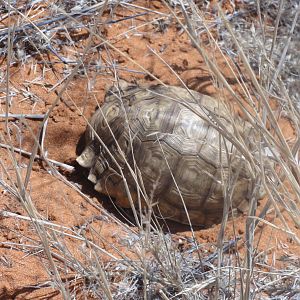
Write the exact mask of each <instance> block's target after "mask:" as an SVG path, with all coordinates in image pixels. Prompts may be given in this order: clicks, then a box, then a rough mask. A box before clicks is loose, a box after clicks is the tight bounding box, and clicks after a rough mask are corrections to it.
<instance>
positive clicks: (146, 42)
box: [0, 1, 300, 299]
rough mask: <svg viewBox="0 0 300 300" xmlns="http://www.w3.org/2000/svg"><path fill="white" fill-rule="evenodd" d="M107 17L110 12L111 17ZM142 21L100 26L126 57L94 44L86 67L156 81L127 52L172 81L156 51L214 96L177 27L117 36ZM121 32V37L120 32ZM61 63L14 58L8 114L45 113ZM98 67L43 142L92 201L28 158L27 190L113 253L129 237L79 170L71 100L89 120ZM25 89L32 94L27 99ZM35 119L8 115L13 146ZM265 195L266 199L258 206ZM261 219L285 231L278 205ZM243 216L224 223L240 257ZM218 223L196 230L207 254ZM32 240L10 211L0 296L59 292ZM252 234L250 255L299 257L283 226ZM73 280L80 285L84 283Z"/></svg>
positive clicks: (65, 102) (15, 208)
mask: <svg viewBox="0 0 300 300" xmlns="http://www.w3.org/2000/svg"><path fill="white" fill-rule="evenodd" d="M144 2H147V1H140V4H145V3H144ZM148 2H152V3H151V4H150V6H149V7H150V8H151V9H153V10H155V11H158V12H160V13H164V12H166V9H165V8H163V7H162V5H161V4H160V1H148ZM135 12H136V11H135ZM130 13H133V12H130V11H125V10H122V9H118V10H116V11H115V15H114V18H122V17H124V15H128V14H130ZM105 17H106V18H109V17H110V16H108V15H107V16H105ZM147 18H148V16H147V15H146V16H141V17H138V18H136V19H134V20H129V21H123V22H120V23H116V24H112V25H109V26H106V27H105V28H104V29H103V33H104V34H105V35H106V36H107V37H108V38H109V39H111V41H112V44H113V45H114V47H116V49H118V50H120V51H123V52H124V53H126V54H127V55H128V58H129V59H128V58H125V57H123V56H122V55H120V54H119V53H118V52H117V51H116V50H111V51H110V52H109V53H110V55H111V57H108V52H107V51H104V47H102V48H101V51H98V52H97V51H96V48H95V49H94V51H93V53H92V51H91V53H90V54H88V56H87V57H85V62H86V65H88V64H89V63H91V66H93V67H95V66H94V65H92V63H94V62H95V60H96V59H99V60H100V59H101V61H102V63H103V64H105V60H111V59H113V60H115V62H116V63H117V65H118V67H119V68H120V69H122V68H123V71H122V70H121V71H119V76H120V77H121V78H122V79H125V80H128V81H137V82H143V83H150V82H153V81H152V79H151V78H150V77H149V76H148V75H147V74H145V72H144V71H142V72H133V71H138V67H137V65H136V64H134V63H133V62H132V61H130V59H132V60H134V61H136V62H137V63H138V64H140V65H142V66H143V67H144V68H145V70H147V71H149V72H151V73H152V74H153V75H155V76H156V77H157V78H159V79H160V80H161V81H163V82H164V83H166V84H171V85H178V84H179V80H178V79H177V78H176V76H175V75H174V74H173V73H172V72H171V71H170V69H169V68H168V67H166V66H165V65H164V64H163V63H162V62H161V60H160V59H159V58H158V57H157V56H156V55H155V54H154V52H156V53H158V54H159V55H160V56H161V57H162V58H163V59H164V60H166V62H167V63H168V64H169V65H170V66H171V67H172V68H173V70H175V71H176V72H177V74H178V75H179V76H180V78H181V79H182V80H183V81H184V82H185V83H186V84H187V85H188V86H189V87H190V88H192V89H195V90H197V91H199V92H201V93H204V94H209V95H214V94H215V93H216V90H215V88H214V87H213V84H212V78H211V76H210V75H209V72H208V70H207V67H206V65H205V63H204V61H203V59H202V58H201V56H200V55H199V54H198V52H197V51H196V49H195V48H193V47H192V45H191V43H190V41H189V40H188V38H187V37H186V35H185V34H180V33H179V31H178V29H177V28H176V26H174V25H169V26H167V28H166V29H165V30H164V31H161V30H160V28H159V26H158V24H151V23H149V24H148V25H146V26H143V27H141V28H140V29H139V30H133V31H132V32H131V33H129V34H128V36H127V37H126V36H125V37H124V36H122V35H121V33H123V32H124V31H126V30H128V28H130V26H137V25H139V24H144V23H145V21H147ZM152 19H153V17H152V16H151V17H149V21H151V20H152ZM118 36H120V37H119V38H116V37H118ZM129 37H130V38H129ZM77 38H78V41H79V44H80V45H85V44H86V43H87V36H86V33H85V32H80V31H78V32H77ZM80 47H82V46H80ZM80 47H79V48H80ZM79 48H78V49H77V50H78V51H79V50H80V49H79ZM71 50H73V49H72V47H64V48H62V49H61V52H60V53H61V55H63V56H65V57H68V58H69V59H71V58H72V53H74V52H72V51H71ZM215 59H216V61H217V62H218V64H219V66H221V67H222V66H223V67H224V66H225V65H224V63H223V62H222V58H221V57H220V56H216V57H215ZM66 70H67V66H65V65H64V64H63V63H61V62H60V61H59V59H58V58H57V57H55V56H54V55H52V54H51V55H45V56H44V57H43V58H41V57H39V58H33V59H29V60H28V62H27V63H26V64H14V65H13V66H12V67H11V68H10V74H11V75H10V88H11V89H14V90H19V91H20V90H23V91H24V93H23V94H20V93H18V94H17V95H16V96H14V97H13V98H12V102H11V107H10V112H11V113H33V114H40V113H41V114H43V113H46V112H47V110H48V109H49V108H50V107H51V105H52V104H53V103H54V101H56V98H57V93H58V91H59V90H60V88H61V86H57V87H55V86H56V84H57V83H58V82H59V81H60V80H61V79H62V78H64V76H65V74H66ZM104 71H105V70H98V72H89V73H88V74H84V72H82V74H77V75H76V76H75V77H74V78H73V79H72V81H71V82H70V84H69V85H68V87H67V89H66V91H65V92H64V94H63V96H62V100H61V101H59V102H58V103H57V105H56V106H55V108H54V110H53V113H52V114H51V116H50V118H49V122H48V124H47V131H46V137H45V142H44V149H45V150H46V151H47V156H48V158H51V159H53V160H56V161H59V162H64V163H67V164H69V165H72V166H74V167H75V168H76V170H75V171H74V172H67V171H63V170H62V169H58V170H59V172H60V173H61V175H62V177H63V178H65V180H66V181H68V182H70V183H72V184H75V185H77V186H78V187H79V189H80V190H81V191H82V192H83V193H84V194H85V195H86V196H87V197H88V198H89V199H90V201H87V199H86V198H85V197H83V196H82V195H80V193H78V192H77V191H76V190H74V188H72V187H70V186H68V185H67V184H66V182H64V181H63V180H62V179H59V178H58V176H54V175H53V174H51V172H50V171H49V167H47V165H46V164H45V163H42V162H34V164H33V169H32V172H31V174H30V181H29V184H28V187H27V191H28V194H29V195H30V198H31V201H32V202H33V203H34V205H35V207H36V209H37V212H38V213H39V214H40V215H42V216H43V217H44V218H45V220H49V221H51V222H54V223H56V224H60V225H64V226H66V227H69V228H75V229H76V228H81V227H82V226H83V225H84V224H86V223H87V222H90V223H93V226H94V228H95V229H97V230H98V234H99V235H101V238H102V240H99V244H101V246H102V247H103V249H105V250H106V251H108V252H109V253H111V254H112V255H118V254H117V253H116V251H115V250H114V249H113V247H112V245H113V244H114V245H118V247H119V249H123V250H124V251H128V250H126V247H125V246H122V243H121V242H120V240H122V234H124V236H123V238H125V239H126V233H125V232H124V229H123V228H122V226H120V225H118V224H117V223H116V222H112V221H111V219H110V218H109V217H107V215H109V214H112V215H114V216H116V217H117V218H119V220H120V222H124V219H123V218H122V216H121V215H120V214H118V213H117V211H116V209H115V208H114V206H113V205H112V204H111V202H110V200H109V199H106V198H105V197H101V196H99V195H97V193H96V192H94V190H93V186H92V185H91V183H89V182H88V180H87V179H85V177H84V174H83V172H84V171H83V170H82V169H80V168H78V166H77V165H76V163H75V159H76V155H77V154H76V147H77V144H78V141H79V139H80V136H81V135H82V133H83V132H84V130H85V126H86V125H85V124H86V123H85V121H84V119H83V118H82V117H80V112H79V111H78V110H77V108H76V106H77V107H78V108H79V110H81V111H83V113H84V115H85V116H86V117H87V118H88V117H90V116H91V114H92V113H93V111H94V108H95V106H96V102H95V99H96V100H97V101H99V102H100V103H101V101H102V100H103V97H104V94H105V90H106V89H107V87H108V86H109V85H110V84H111V82H112V79H113V78H112V76H111V75H110V74H108V72H104ZM223 72H224V74H225V75H227V78H228V79H229V80H230V79H232V80H231V81H230V82H231V83H232V86H233V88H235V89H238V87H237V84H236V83H235V81H234V79H233V78H230V75H229V74H230V73H229V72H228V74H227V70H226V68H223ZM26 92H27V95H30V97H28V98H25V96H26ZM32 95H34V97H33V96H32ZM229 100H230V99H229ZM4 108H5V106H4V104H3V103H2V105H1V108H0V109H1V113H3V111H4ZM280 122H282V128H283V131H284V133H285V135H286V136H287V137H290V138H293V128H292V126H291V125H290V124H289V122H288V121H287V120H286V119H282V120H281V121H280ZM39 125H40V121H39V120H26V123H22V122H21V121H20V120H16V119H11V120H10V122H9V125H8V126H9V129H10V136H11V137H12V141H13V144H14V145H15V147H19V148H22V149H24V150H27V151H29V152H32V151H33V142H34V140H33V138H32V134H31V133H30V131H32V133H35V134H36V133H37V131H38V127H39ZM0 127H1V130H4V128H5V122H4V120H3V119H1V120H0ZM4 136H5V138H6V141H7V140H8V135H7V134H4ZM0 156H1V161H2V162H3V164H5V166H6V168H7V170H8V173H9V174H11V176H12V181H13V182H14V183H16V182H15V180H16V179H15V178H16V177H15V174H14V170H13V165H12V162H11V158H10V156H9V154H8V152H7V150H5V149H0ZM16 159H17V161H18V163H19V168H20V172H21V174H22V176H23V177H25V174H26V165H27V164H28V162H29V161H28V159H27V158H25V157H24V156H21V155H19V154H16ZM1 178H2V179H3V180H5V181H6V182H8V183H9V178H8V174H5V173H3V171H2V173H1ZM10 184H11V183H10ZM0 192H1V193H0V212H1V211H8V212H11V213H14V214H17V215H18V216H27V213H26V212H25V210H24V208H23V207H22V205H21V204H20V202H19V200H18V199H17V198H16V197H14V196H12V195H11V194H10V193H9V192H8V191H6V190H5V189H3V188H2V187H1V188H0ZM264 202H265V201H264V200H263V201H262V203H264ZM92 204H95V205H92ZM97 205H98V208H97V207H96V206H97ZM261 206H262V204H261ZM104 210H106V212H104ZM267 220H268V221H269V222H271V223H272V224H274V225H277V226H279V228H282V224H281V222H280V220H278V219H277V218H276V214H275V212H274V211H273V212H271V213H270V214H269V216H268V217H267ZM287 220H288V219H287ZM245 222H246V218H245V216H239V217H238V218H236V219H235V220H234V221H233V220H230V221H229V223H228V226H227V229H226V240H231V239H232V238H234V236H240V237H241V240H240V242H239V243H238V251H239V253H240V255H243V254H244V246H245ZM287 222H289V221H287ZM288 225H289V226H290V228H291V229H292V230H293V231H294V232H297V233H298V236H299V235H300V230H299V228H295V225H294V224H293V223H292V222H289V223H288ZM169 227H170V230H171V232H172V234H173V239H174V241H178V243H180V244H181V246H182V247H185V246H187V245H186V244H188V241H189V237H191V232H190V231H189V228H187V227H186V226H182V225H179V224H175V223H170V224H169ZM219 229H220V226H219V225H215V226H214V227H213V228H209V229H204V230H203V229H202V230H201V229H197V228H196V229H195V235H196V238H197V240H198V241H199V243H201V244H203V245H206V246H207V249H208V251H209V249H210V247H211V249H215V248H214V247H215V245H216V241H217V238H218V232H219ZM132 230H134V227H132ZM36 239H37V236H36V233H35V230H34V227H33V225H32V223H30V222H29V221H27V220H21V219H20V218H18V217H13V216H9V217H2V218H1V220H0V242H1V246H0V299H60V297H61V296H60V295H59V293H58V292H57V291H55V290H54V289H52V288H50V287H43V284H44V283H45V282H47V281H48V280H49V278H51V274H48V273H47V264H48V262H47V260H46V259H45V257H44V256H40V255H37V253H38V252H39V251H40V248H38V247H37V248H36V247H35V245H37V244H38V243H37V242H36ZM256 239H257V242H256V245H257V250H256V253H257V254H258V253H260V255H261V260H262V263H263V264H264V266H265V268H266V269H268V268H269V270H271V269H272V268H273V269H276V268H281V267H284V266H286V265H288V264H289V263H290V262H291V261H292V260H296V259H298V258H297V256H296V254H297V253H300V252H299V251H300V248H299V246H298V245H297V244H295V242H293V240H292V239H291V238H290V237H289V236H288V235H287V234H285V233H284V231H281V230H278V229H275V228H272V227H271V226H268V225H261V226H259V229H258V230H257V232H256ZM66 243H67V244H68V245H69V249H70V251H72V253H73V255H74V256H75V257H78V259H82V257H81V256H82V252H81V251H80V249H81V248H80V247H82V243H81V242H78V241H73V240H72V239H67V241H66ZM128 255H130V254H128ZM102 259H103V260H108V259H109V256H107V255H103V257H102ZM74 276H75V272H72V271H70V270H64V271H62V278H63V279H64V280H68V279H69V280H70V279H72V278H73V277H74ZM73 283H74V285H76V284H77V285H78V286H80V281H78V282H76V281H74V282H73Z"/></svg>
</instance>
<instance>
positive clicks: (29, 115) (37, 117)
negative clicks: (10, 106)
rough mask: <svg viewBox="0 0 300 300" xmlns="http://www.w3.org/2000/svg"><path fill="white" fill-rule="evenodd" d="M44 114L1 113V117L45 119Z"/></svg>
mask: <svg viewBox="0 0 300 300" xmlns="http://www.w3.org/2000/svg"><path fill="white" fill-rule="evenodd" d="M44 117H45V115H44V114H41V115H39V114H7V115H6V114H0V118H9V119H32V120H42V119H44Z"/></svg>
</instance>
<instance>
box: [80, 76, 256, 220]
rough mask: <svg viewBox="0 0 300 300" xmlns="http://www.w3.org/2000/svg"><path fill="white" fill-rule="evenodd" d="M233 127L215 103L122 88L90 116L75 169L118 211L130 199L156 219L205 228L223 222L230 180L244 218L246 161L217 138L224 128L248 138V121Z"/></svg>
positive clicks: (159, 89)
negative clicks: (86, 172) (83, 170)
mask: <svg viewBox="0 0 300 300" xmlns="http://www.w3.org/2000/svg"><path fill="white" fill-rule="evenodd" d="M218 124H219V125H218ZM220 124H222V125H221V126H220ZM234 124H235V126H233V122H232V118H231V117H230V114H229V112H228V109H227V108H226V107H225V105H224V104H222V103H221V102H220V101H218V100H216V99H214V98H212V97H209V96H206V95H202V94H200V93H198V92H195V91H187V90H186V89H184V88H180V87H174V86H163V85H152V86H146V87H141V86H138V85H134V84H129V83H124V82H122V84H121V88H120V89H116V88H111V89H110V90H109V91H108V92H107V94H106V96H105V101H104V104H103V105H102V106H101V108H98V109H97V110H96V112H95V113H94V115H93V116H92V118H91V120H90V125H89V126H87V129H86V132H85V149H84V151H83V152H82V154H81V155H80V156H79V157H78V158H77V162H78V163H79V164H80V165H81V166H83V167H85V168H89V169H90V172H89V176H88V179H89V180H90V181H92V182H93V183H94V184H95V189H96V190H97V191H99V192H101V193H104V194H108V195H110V196H111V197H114V198H116V199H117V201H118V202H119V203H121V205H123V206H124V205H126V203H129V200H128V192H129V193H130V197H131V199H132V200H133V202H134V203H135V205H136V206H138V203H142V204H143V207H148V208H149V207H150V206H151V207H152V209H153V210H154V212H156V213H157V215H158V216H163V217H164V218H168V219H171V220H175V221H177V222H180V223H185V224H189V222H191V223H192V224H194V225H201V226H210V225H212V224H214V223H218V222H220V221H221V219H222V215H223V207H224V195H225V194H226V193H227V195H228V190H226V188H227V186H230V184H229V182H230V181H231V182H234V190H233V191H231V193H230V195H231V197H229V199H230V204H229V205H230V207H231V209H235V210H240V211H244V210H245V209H246V208H247V207H248V202H249V196H250V194H251V191H252V190H253V180H251V176H250V171H249V168H248V167H247V163H246V161H245V159H244V157H243V156H242V155H240V154H239V152H238V151H237V149H236V148H235V147H234V146H233V144H232V143H231V142H230V141H229V138H226V137H224V136H223V135H222V134H220V128H222V126H224V127H223V128H226V131H227V132H229V133H231V134H235V133H236V130H238V131H239V133H241V134H249V132H250V129H249V128H250V126H249V124H247V123H245V121H242V120H241V119H239V118H237V119H235V122H234ZM124 178H125V179H126V184H127V186H128V188H129V189H127V188H126V187H125V183H124V182H125V181H124ZM226 199H228V197H227V198H226ZM124 203H125V204H124ZM187 214H188V216H189V217H188V216H187Z"/></svg>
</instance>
